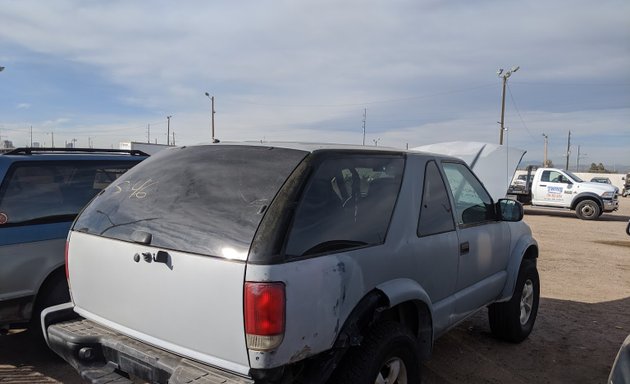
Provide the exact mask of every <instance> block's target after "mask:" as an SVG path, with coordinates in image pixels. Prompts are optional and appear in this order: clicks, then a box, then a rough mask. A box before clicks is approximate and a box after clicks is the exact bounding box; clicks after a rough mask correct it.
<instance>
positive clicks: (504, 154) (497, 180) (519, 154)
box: [412, 141, 527, 201]
mask: <svg viewBox="0 0 630 384" xmlns="http://www.w3.org/2000/svg"><path fill="white" fill-rule="evenodd" d="M412 150H413V151H422V152H432V153H437V154H441V155H448V156H453V157H457V158H460V159H462V160H464V161H465V162H466V164H468V166H469V167H470V168H471V169H472V170H473V171H474V172H475V174H476V175H477V177H479V179H480V180H481V182H482V183H483V185H484V186H485V187H486V189H487V190H488V192H489V193H490V195H491V196H492V199H494V201H497V200H498V199H500V198H503V197H505V195H506V193H507V189H508V187H509V186H510V183H511V182H512V178H513V177H514V172H515V171H516V167H517V166H518V164H519V163H520V162H521V159H522V158H523V155H525V152H527V151H525V150H523V149H518V148H513V147H507V146H505V145H497V144H490V143H481V142H475V141H449V142H444V143H436V144H430V145H423V146H420V147H416V148H412Z"/></svg>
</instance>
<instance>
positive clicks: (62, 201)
mask: <svg viewBox="0 0 630 384" xmlns="http://www.w3.org/2000/svg"><path fill="white" fill-rule="evenodd" d="M135 164H136V163H135V162H120V163H111V162H109V163H104V162H96V161H81V162H79V161H68V162H60V161H55V162H45V163H44V162H22V163H19V162H18V163H15V164H14V165H13V166H12V168H11V169H10V170H9V172H8V174H7V177H6V178H5V182H4V183H3V184H2V187H1V188H0V212H1V213H3V214H4V215H6V218H7V224H19V223H27V222H51V221H58V220H72V219H73V218H74V216H75V215H76V214H77V213H78V212H79V211H80V210H81V208H83V206H84V205H85V204H87V202H88V201H90V199H92V198H93V197H94V196H95V195H96V194H97V193H98V192H99V191H100V190H101V189H103V188H105V187H106V186H107V185H108V184H109V183H111V182H112V181H114V180H116V179H117V178H118V177H119V176H120V175H122V174H123V173H124V172H125V171H127V169H129V168H131V167H133V166H134V165H135Z"/></svg>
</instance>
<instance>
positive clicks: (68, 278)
mask: <svg viewBox="0 0 630 384" xmlns="http://www.w3.org/2000/svg"><path fill="white" fill-rule="evenodd" d="M69 244H70V242H68V240H66V253H65V256H64V257H65V260H66V280H70V272H68V245H69Z"/></svg>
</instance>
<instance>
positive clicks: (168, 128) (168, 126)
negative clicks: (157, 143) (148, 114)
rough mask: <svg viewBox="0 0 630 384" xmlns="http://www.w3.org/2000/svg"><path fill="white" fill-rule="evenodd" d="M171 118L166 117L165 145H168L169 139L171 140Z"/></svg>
mask: <svg viewBox="0 0 630 384" xmlns="http://www.w3.org/2000/svg"><path fill="white" fill-rule="evenodd" d="M171 117H173V116H170V115H169V116H166V145H170V144H169V139H170V138H171Z"/></svg>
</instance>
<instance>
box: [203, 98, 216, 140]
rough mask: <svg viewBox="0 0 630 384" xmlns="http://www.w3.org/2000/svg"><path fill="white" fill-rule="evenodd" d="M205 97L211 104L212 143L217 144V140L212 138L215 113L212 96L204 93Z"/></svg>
mask: <svg viewBox="0 0 630 384" xmlns="http://www.w3.org/2000/svg"><path fill="white" fill-rule="evenodd" d="M206 97H207V98H209V99H210V101H211V103H212V107H211V108H212V142H213V143H218V142H219V140H217V139H215V138H214V114H215V113H216V111H215V110H214V96H210V94H209V93H208V92H206Z"/></svg>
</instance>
